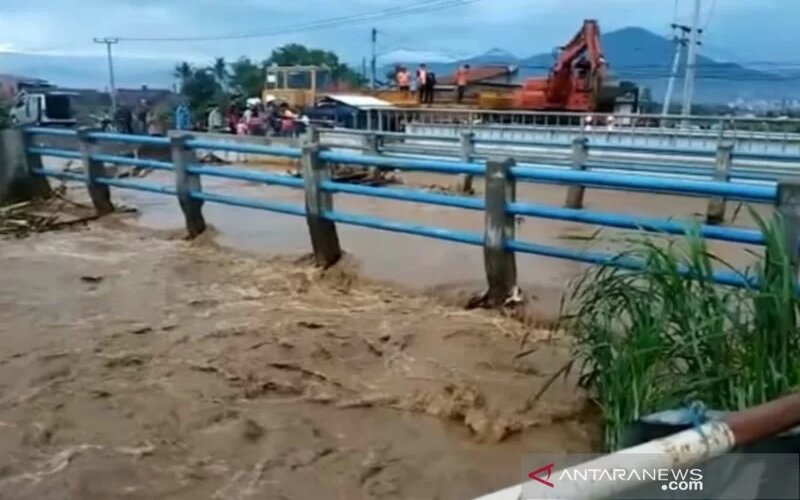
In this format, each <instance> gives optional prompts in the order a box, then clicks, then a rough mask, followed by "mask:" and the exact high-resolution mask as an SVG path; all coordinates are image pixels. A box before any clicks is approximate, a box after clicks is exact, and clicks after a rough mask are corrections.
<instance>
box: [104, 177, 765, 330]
mask: <svg viewBox="0 0 800 500" xmlns="http://www.w3.org/2000/svg"><path fill="white" fill-rule="evenodd" d="M253 168H262V169H269V170H281V168H282V167H263V166H261V167H253ZM283 170H285V168H283ZM402 178H403V181H404V182H405V183H407V184H409V185H410V186H444V187H447V186H452V185H453V184H454V182H455V178H454V177H452V176H440V175H433V174H424V173H413V174H409V173H404V174H402ZM150 179H151V180H152V181H154V182H156V181H159V180H160V181H163V182H164V183H170V182H171V181H172V178H171V176H170V175H169V174H164V173H159V174H156V175H153V176H151V178H150ZM203 182H204V189H206V190H208V191H212V192H217V193H225V194H235V195H238V196H242V197H251V198H254V199H262V200H269V201H281V202H286V203H294V204H297V205H298V206H301V205H302V203H303V198H302V193H301V192H300V191H297V190H291V189H288V188H284V187H274V186H263V185H256V184H253V183H246V182H239V181H235V180H228V179H219V178H217V179H212V178H204V179H203ZM475 187H476V189H477V191H478V193H477V196H481V193H482V188H483V185H482V182H481V181H480V180H476V186H475ZM115 195H117V196H119V197H120V198H122V199H123V200H127V201H128V202H130V203H131V204H133V205H136V206H139V207H141V208H142V214H141V217H140V222H141V223H142V224H143V225H145V226H147V227H153V228H161V229H180V228H181V227H183V218H182V215H181V213H180V210H179V209H178V207H177V204H176V202H175V200H174V199H171V198H170V197H158V196H154V195H150V194H147V193H136V192H131V191H116V192H115ZM565 196H566V187H564V186H558V185H543V184H530V183H519V184H518V187H517V199H518V200H519V201H527V202H532V203H538V204H543V205H551V206H561V205H562V204H563V201H564V199H565ZM706 205H707V200H706V199H704V198H698V197H681V196H670V195H661V194H652V193H639V192H622V191H613V190H603V189H587V191H586V196H585V206H586V208H588V209H591V210H597V211H603V212H611V213H620V214H627V215H632V216H649V217H661V218H666V217H669V218H673V219H675V220H685V221H692V220H699V221H702V214H704V213H705V210H706ZM335 206H336V208H337V209H339V210H343V211H347V212H351V213H355V214H369V215H374V216H378V217H380V218H383V219H387V220H397V221H403V222H411V223H419V224H426V225H431V226H437V227H442V228H450V229H458V230H464V231H472V232H476V233H481V232H482V231H483V217H484V216H483V213H482V212H477V211H470V210H463V209H454V208H447V207H438V206H431V205H424V204H419V203H408V202H402V201H393V200H384V199H374V198H367V197H361V196H354V195H343V194H337V195H336V197H335ZM748 207H752V208H754V209H755V210H756V211H757V212H759V213H760V214H761V215H762V216H768V215H769V214H770V213H771V210H772V209H771V207H769V206H765V205H744V204H740V203H738V202H729V203H728V212H727V215H728V217H729V218H730V217H731V216H732V215H733V214H734V212H735V213H736V220H735V221H733V222H732V223H731V224H730V225H732V226H738V227H754V222H753V221H752V219H751V217H750V215H749V212H748ZM204 213H205V215H206V218H207V220H208V222H210V223H211V224H212V225H213V226H214V229H215V230H216V232H217V234H218V237H219V241H220V242H222V243H223V244H225V245H229V246H232V247H236V248H242V249H245V250H248V251H256V252H267V253H277V254H287V253H289V254H291V253H302V252H308V251H309V249H310V242H309V238H308V233H307V228H306V225H305V221H304V220H303V219H302V218H299V217H294V216H289V215H282V214H276V213H270V212H263V211H259V210H252V209H243V208H239V207H231V206H225V205H219V204H213V203H207V204H206V206H205V208H204ZM338 230H339V235H340V240H341V243H342V246H343V248H344V249H345V250H346V251H347V252H349V253H350V254H351V255H352V256H353V257H354V258H355V259H356V260H357V261H358V263H359V264H360V267H361V269H362V271H363V273H364V274H365V275H367V276H370V277H372V278H375V279H379V280H386V281H389V282H393V283H397V284H400V285H403V286H407V287H412V288H415V289H420V290H431V289H433V290H435V291H436V292H437V293H441V294H451V295H452V294H454V293H455V292H464V291H469V292H476V291H480V290H481V289H482V287H483V286H484V285H483V284H484V281H485V276H484V267H483V251H482V249H481V248H480V247H474V246H469V245H464V244H459V243H453V242H446V241H441V240H435V239H430V238H425V237H419V236H414V235H408V234H398V233H392V232H387V231H379V230H374V229H368V228H361V227H353V226H347V225H344V224H339V225H338ZM642 235H643V233H641V232H637V231H629V230H617V229H612V228H601V227H598V226H593V225H589V224H580V223H571V222H561V221H554V220H546V219H537V218H525V219H523V220H520V221H519V223H518V226H517V238H518V239H519V240H522V241H528V242H532V243H540V244H544V245H550V246H555V247H565V248H571V249H578V250H582V249H585V250H597V251H603V252H610V253H614V252H618V251H621V250H623V249H625V248H628V245H627V243H625V240H629V239H630V238H640V237H642ZM593 237H594V239H593ZM661 239H662V240H664V241H666V238H665V237H661ZM672 239H674V238H672ZM709 246H710V249H711V250H712V251H713V252H714V253H715V254H716V255H717V256H719V257H720V258H722V259H723V260H725V261H726V262H729V263H730V264H732V265H734V266H736V267H737V268H743V267H745V266H747V265H749V264H751V263H752V261H753V255H752V254H753V253H754V252H755V253H756V254H757V253H759V248H758V247H748V246H745V245H740V244H732V243H725V242H711V243H710V245H709ZM517 267H518V275H519V282H520V285H521V287H522V288H523V290H525V291H527V292H528V294H529V295H531V296H534V297H536V298H537V299H538V300H537V301H536V302H535V304H534V309H535V313H536V314H539V315H544V316H553V315H554V313H555V311H556V310H557V309H558V305H559V303H560V300H561V297H562V295H563V293H564V291H565V290H567V289H568V287H569V283H570V281H571V280H573V279H574V278H576V277H578V276H580V275H581V274H582V273H583V272H584V271H585V270H586V269H588V266H587V265H585V264H582V263H577V262H572V261H568V260H561V259H554V258H551V257H543V256H536V255H528V254H517Z"/></svg>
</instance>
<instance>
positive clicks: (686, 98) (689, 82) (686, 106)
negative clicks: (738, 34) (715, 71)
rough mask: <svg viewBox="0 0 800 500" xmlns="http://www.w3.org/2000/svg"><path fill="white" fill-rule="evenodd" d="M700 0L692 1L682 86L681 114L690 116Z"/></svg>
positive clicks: (695, 68) (698, 30) (695, 65)
mask: <svg viewBox="0 0 800 500" xmlns="http://www.w3.org/2000/svg"><path fill="white" fill-rule="evenodd" d="M701 3H702V1H701V0H694V15H693V16H692V29H691V31H690V32H689V50H688V55H687V59H686V80H685V81H684V84H683V109H682V111H681V114H682V115H683V116H689V115H690V114H692V100H693V99H694V78H695V74H696V70H697V45H698V42H699V38H700V4H701Z"/></svg>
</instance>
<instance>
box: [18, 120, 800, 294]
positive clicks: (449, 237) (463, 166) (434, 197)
mask: <svg viewBox="0 0 800 500" xmlns="http://www.w3.org/2000/svg"><path fill="white" fill-rule="evenodd" d="M82 137H84V138H83V139H81V140H83V141H86V140H88V139H91V141H92V144H93V145H94V143H95V142H96V141H98V140H100V139H97V138H95V137H93V136H92V135H91V134H86V133H84V134H83V136H82ZM138 139H143V140H144V141H145V144H147V142H146V141H147V140H148V139H149V138H148V137H139V136H131V137H130V138H129V139H128V142H129V143H132V144H135V143H137V142H136V141H137V140H138ZM309 141H310V142H309ZM82 144H83V146H82V151H83V154H82V153H78V152H75V151H70V150H61V149H57V148H43V147H29V148H28V149H27V151H28V153H29V154H38V155H50V156H56V157H62V158H70V159H73V158H82V159H83V161H84V162H89V163H87V168H86V171H87V172H90V174H89V175H87V174H77V173H65V172H59V171H55V170H53V169H44V168H37V169H33V170H32V173H33V174H36V175H45V176H54V177H59V178H62V179H67V180H77V181H83V182H86V183H87V184H88V185H90V186H91V185H99V186H112V187H118V188H124V189H134V190H140V191H146V192H153V193H159V194H170V195H177V196H178V197H179V198H180V197H182V198H181V200H182V201H181V208H182V209H184V212H185V213H186V214H187V224H188V220H189V212H188V210H190V209H191V210H194V211H195V212H194V214H193V215H192V216H193V217H194V219H195V228H196V232H200V231H202V230H203V229H204V227H205V226H204V222H202V214H201V212H199V210H200V207H201V206H202V203H199V202H203V201H208V202H212V203H221V204H227V205H232V206H239V207H247V208H254V209H259V210H267V211H272V212H277V213H283V214H288V215H295V216H305V217H306V218H307V219H308V220H309V227H310V228H311V231H312V233H313V232H314V231H315V229H314V227H318V225H316V226H315V224H317V223H316V222H315V223H314V224H312V223H311V222H310V221H311V220H312V219H314V218H318V219H319V220H324V221H326V222H325V223H326V224H327V226H325V227H326V228H327V229H325V231H327V232H328V234H329V235H328V236H325V237H324V238H323V237H322V236H319V235H317V236H314V235H313V234H312V241H314V242H315V243H314V248H315V253H316V252H317V251H318V250H320V249H321V248H322V246H324V245H336V246H338V238H337V237H336V236H335V226H333V225H332V224H333V223H335V222H339V223H343V224H350V225H356V226H361V227H368V228H373V229H381V230H387V231H393V232H400V233H406V234H415V235H419V236H425V237H431V238H437V239H442V240H446V241H453V242H460V243H466V244H470V245H479V246H480V245H484V246H488V245H490V239H487V235H488V234H489V232H488V231H489V225H490V224H495V223H502V224H506V225H508V224H510V226H506V227H507V229H505V230H504V231H508V234H509V236H508V237H507V239H505V240H504V241H503V242H502V244H501V245H499V246H497V242H494V243H491V244H492V245H495V246H494V248H499V249H501V251H502V252H506V253H511V254H512V255H513V253H515V252H519V253H529V254H535V255H541V256H547V257H555V258H562V259H569V260H573V261H576V262H583V263H587V264H602V265H614V266H617V267H622V268H626V269H632V270H642V269H643V268H644V266H645V265H646V263H644V262H642V261H640V260H638V259H636V258H633V257H631V256H629V255H615V254H609V253H603V252H594V251H582V250H575V249H570V248H559V247H553V246H548V245H542V244H537V243H530V242H524V241H519V240H517V239H516V238H515V237H514V236H513V233H514V231H513V229H509V228H513V225H514V223H513V219H514V217H516V216H531V217H539V218H546V219H553V220H564V221H571V222H581V223H588V224H595V225H600V226H606V227H614V228H620V229H630V230H644V231H648V232H652V233H663V234H669V235H680V234H684V233H687V232H689V231H696V232H697V233H698V234H699V235H701V236H703V237H705V238H708V239H714V240H720V241H726V242H732V243H741V244H747V245H763V244H764V236H763V235H762V234H761V232H760V231H757V230H753V229H744V228H724V227H715V226H712V225H697V226H695V225H692V224H688V223H682V222H678V221H673V220H670V219H658V218H651V217H635V216H628V215H622V214H613V213H602V212H594V211H588V210H584V209H580V208H561V207H552V206H544V205H538V204H533V203H525V202H521V201H517V200H514V199H513V198H505V197H507V196H508V193H509V192H512V193H513V188H512V189H511V191H508V190H507V189H506V190H505V191H503V190H500V191H498V190H497V189H498V187H502V186H503V184H504V183H505V184H507V185H508V184H510V185H511V186H513V183H514V182H516V181H533V182H545V183H558V184H566V185H570V186H590V187H599V188H605V189H621V190H637V191H646V192H662V193H663V192H666V193H675V194H680V195H692V196H709V197H724V198H730V199H742V200H748V201H756V202H772V203H775V202H776V200H778V201H780V200H785V199H786V200H791V199H792V198H787V197H786V196H785V195H781V196H780V197H779V196H778V195H779V192H782V191H781V190H782V189H785V188H786V187H787V186H786V185H785V184H780V187H776V186H768V185H751V184H731V183H729V182H723V181H704V180H691V179H679V178H665V177H657V176H646V175H627V174H614V173H600V172H587V171H586V170H585V169H582V168H575V165H574V164H573V166H572V168H570V169H564V168H563V166H561V167H558V166H554V165H544V164H538V165H537V164H532V165H525V166H515V165H514V162H513V161H511V160H508V161H503V162H500V163H498V161H497V160H492V159H490V160H487V161H486V162H485V163H484V162H474V161H444V160H439V159H428V158H423V159H412V158H400V157H386V156H374V155H362V154H352V153H344V152H337V151H328V150H324V149H320V147H319V136H318V134H316V132H314V133H312V135H311V136H309V138H308V140H307V142H306V143H305V146H304V147H303V148H302V149H300V148H289V147H279V146H267V145H257V144H237V143H217V142H213V141H206V140H200V139H191V138H188V137H183V138H171V139H169V147H170V150H171V154H172V158H173V161H172V163H169V162H158V161H155V160H144V159H132V158H127V157H121V156H114V155H104V154H100V153H98V152H96V151H93V150H92V149H88V148H87V147H86V144H84V143H82ZM195 149H210V150H225V151H234V152H244V153H251V154H258V155H269V156H277V157H290V158H300V159H301V160H302V161H301V164H302V166H303V178H302V179H301V178H295V177H291V176H285V175H276V174H271V173H265V172H256V171H249V170H243V169H240V168H235V167H227V166H226V167H216V166H209V165H201V164H197V163H196V156H195V154H194V153H193V151H194V150H195ZM576 151H578V150H576V149H575V144H573V153H575V152H576ZM467 157H469V155H467ZM576 158H577V157H576ZM103 162H109V163H123V164H124V163H128V164H133V165H135V166H143V167H151V168H158V169H161V170H174V171H175V174H176V179H177V182H176V185H177V187H172V186H163V185H159V184H154V183H149V182H144V181H141V180H132V179H116V178H111V177H108V176H107V175H105V174H103V173H102V172H103V167H102V163H103ZM97 163H99V164H100V165H98V164H97ZM333 163H338V164H350V165H360V166H365V167H377V168H383V169H399V170H407V171H424V172H434V173H445V174H467V175H477V176H486V175H487V172H490V173H492V172H494V173H492V174H491V175H497V174H498V173H502V172H504V174H503V175H504V176H505V178H504V180H502V182H501V183H500V184H498V180H497V179H496V178H492V179H494V180H491V182H489V183H487V190H486V198H485V199H480V198H472V197H468V196H451V195H444V194H438V193H431V192H427V191H424V190H417V189H406V188H387V187H374V186H363V185H354V184H347V183H342V182H336V181H333V180H330V168H331V166H330V165H331V164H333ZM490 167H491V168H490ZM610 168H611V167H610ZM498 169H499V170H498ZM325 172H327V173H325ZM693 173H696V172H693ZM203 175H207V176H213V177H219V178H228V179H237V180H244V181H249V182H258V183H262V184H268V185H278V186H284V187H289V188H295V189H299V188H303V189H304V192H305V195H306V206H305V207H302V206H300V207H298V206H296V205H291V204H286V203H280V202H272V201H262V200H252V199H247V198H240V197H238V196H233V195H226V194H219V193H208V192H204V191H203V190H202V189H200V183H199V178H200V176H203ZM504 192H505V194H503V193H504ZM335 193H344V194H350V195H356V196H366V197H372V198H381V199H390V200H398V201H407V202H415V203H425V204H430V205H437V206H443V207H451V208H458V209H467V210H475V211H484V212H486V213H487V219H486V220H487V222H486V224H487V226H486V231H487V233H486V234H484V235H481V234H477V233H471V232H465V231H455V230H450V229H444V228H437V227H431V226H426V225H421V224H413V223H406V222H399V221H386V220H382V219H379V218H376V217H372V216H368V215H361V214H349V213H346V212H342V211H339V210H334V209H333V208H332V203H331V200H332V195H333V194H335ZM100 194H102V193H100ZM496 196H504V198H503V200H504V201H503V202H502V203H501V204H498V202H497V198H493V197H496ZM93 201H94V199H93ZM490 201H491V203H490ZM192 203H196V204H195V205H193V208H192V207H189V208H187V207H188V206H189V205H191V204H192ZM781 203H784V202H783V201H782V202H781ZM498 209H499V210H500V211H499V212H497V211H496V210H498ZM784 212H785V213H787V214H791V213H794V212H792V211H791V210H789V209H788V208H787V209H786V210H784ZM490 213H491V217H489V214H490ZM197 217H200V219H199V222H200V223H198V219H197ZM314 220H316V219H314ZM490 221H491V222H490ZM797 222H800V221H797ZM198 228H199V229H198ZM331 230H332V231H333V232H332V233H331V232H330V231H331ZM315 237H316V238H317V239H316V240H315ZM320 238H322V239H320ZM326 238H327V239H326ZM318 246H319V248H318ZM320 251H322V250H320ZM793 253H794V254H796V253H797V249H796V248H795V249H794V250H793ZM337 254H340V252H337V251H330V248H329V249H328V251H327V255H329V256H330V255H332V256H334V257H335V256H336V255H337ZM336 258H338V257H336ZM487 258H489V257H487ZM488 269H489V267H488V264H487V272H488ZM681 272H683V273H685V275H686V276H687V277H689V278H694V277H693V276H692V275H691V271H690V270H683V271H681ZM714 281H716V282H717V283H720V284H725V285H733V286H746V287H750V286H757V282H756V281H755V280H754V279H753V278H751V277H748V276H745V275H741V274H737V273H735V272H732V271H719V272H717V273H715V274H714Z"/></svg>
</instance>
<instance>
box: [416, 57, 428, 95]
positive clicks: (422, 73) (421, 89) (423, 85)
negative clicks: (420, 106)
mask: <svg viewBox="0 0 800 500" xmlns="http://www.w3.org/2000/svg"><path fill="white" fill-rule="evenodd" d="M427 84H428V68H427V67H426V66H425V65H424V64H420V65H419V68H417V98H418V99H419V102H420V103H423V102H427V101H428V99H427V95H428V92H427V89H428V85H427Z"/></svg>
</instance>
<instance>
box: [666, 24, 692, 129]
mask: <svg viewBox="0 0 800 500" xmlns="http://www.w3.org/2000/svg"><path fill="white" fill-rule="evenodd" d="M676 29H677V30H679V34H675V35H673V37H672V40H673V41H674V42H675V56H674V57H673V58H672V71H670V74H669V81H668V82H667V92H666V93H665V94H664V107H663V108H662V110H661V114H662V115H663V116H667V115H669V108H670V106H671V105H672V93H673V92H674V91H675V79H676V78H677V77H678V68H680V65H681V56H682V55H683V48H684V47H685V46H686V42H687V40H686V36H687V34H688V33H689V29H690V28H689V27H688V26H683V25H681V24H673V25H672V31H673V33H674V31H675V30H676Z"/></svg>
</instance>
